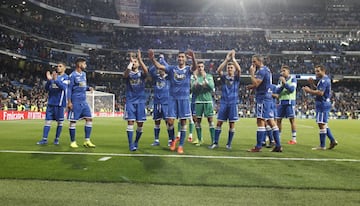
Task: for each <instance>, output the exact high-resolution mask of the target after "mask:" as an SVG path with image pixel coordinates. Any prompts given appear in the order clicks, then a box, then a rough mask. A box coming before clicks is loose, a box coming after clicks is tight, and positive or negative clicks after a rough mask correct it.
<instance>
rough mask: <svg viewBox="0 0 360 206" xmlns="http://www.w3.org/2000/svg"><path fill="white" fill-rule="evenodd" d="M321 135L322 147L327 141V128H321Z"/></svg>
mask: <svg viewBox="0 0 360 206" xmlns="http://www.w3.org/2000/svg"><path fill="white" fill-rule="evenodd" d="M319 136H320V147H325V141H326V130H325V129H324V130H320V133H319Z"/></svg>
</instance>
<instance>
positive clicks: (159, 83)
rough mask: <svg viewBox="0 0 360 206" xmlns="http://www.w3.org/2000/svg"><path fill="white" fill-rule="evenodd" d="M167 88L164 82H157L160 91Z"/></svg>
mask: <svg viewBox="0 0 360 206" xmlns="http://www.w3.org/2000/svg"><path fill="white" fill-rule="evenodd" d="M165 86H166V83H165V82H164V81H158V82H156V87H157V88H159V89H162V88H164V87H165Z"/></svg>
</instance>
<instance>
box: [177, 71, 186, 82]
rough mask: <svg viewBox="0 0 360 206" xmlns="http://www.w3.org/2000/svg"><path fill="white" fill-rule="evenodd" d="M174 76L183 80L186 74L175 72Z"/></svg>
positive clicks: (178, 79)
mask: <svg viewBox="0 0 360 206" xmlns="http://www.w3.org/2000/svg"><path fill="white" fill-rule="evenodd" d="M174 78H175V80H177V81H182V80H184V79H185V78H186V75H185V74H178V73H174Z"/></svg>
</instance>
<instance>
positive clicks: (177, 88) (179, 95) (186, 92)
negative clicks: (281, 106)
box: [166, 66, 191, 99]
mask: <svg viewBox="0 0 360 206" xmlns="http://www.w3.org/2000/svg"><path fill="white" fill-rule="evenodd" d="M166 73H167V74H168V75H169V79H170V88H171V89H170V96H171V97H172V98H173V99H189V96H190V78H191V69H190V66H185V67H184V68H181V69H180V68H179V67H178V66H167V67H166Z"/></svg>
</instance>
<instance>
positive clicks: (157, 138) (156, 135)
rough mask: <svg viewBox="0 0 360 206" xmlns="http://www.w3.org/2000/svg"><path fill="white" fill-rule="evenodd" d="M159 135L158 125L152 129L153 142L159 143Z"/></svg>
mask: <svg viewBox="0 0 360 206" xmlns="http://www.w3.org/2000/svg"><path fill="white" fill-rule="evenodd" d="M159 134H160V127H159V125H155V127H154V135H155V140H158V141H159Z"/></svg>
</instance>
